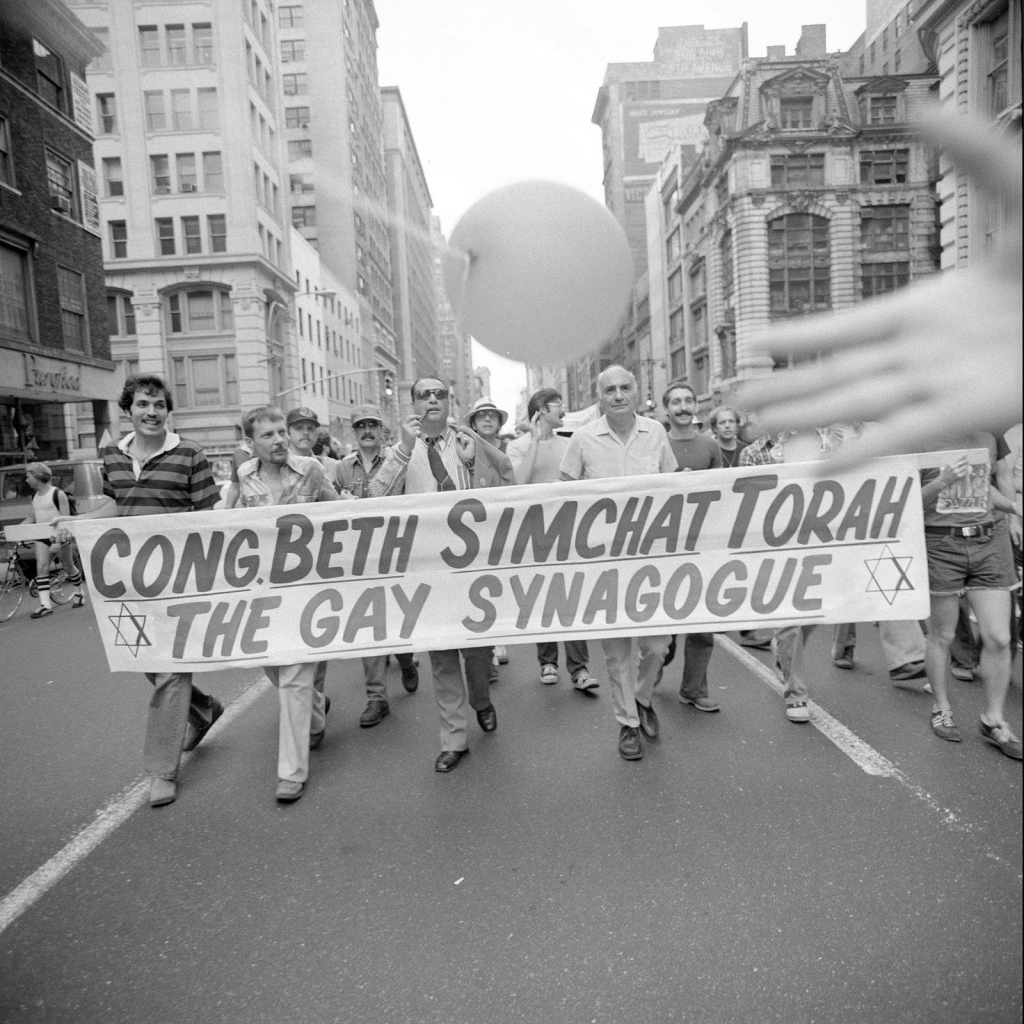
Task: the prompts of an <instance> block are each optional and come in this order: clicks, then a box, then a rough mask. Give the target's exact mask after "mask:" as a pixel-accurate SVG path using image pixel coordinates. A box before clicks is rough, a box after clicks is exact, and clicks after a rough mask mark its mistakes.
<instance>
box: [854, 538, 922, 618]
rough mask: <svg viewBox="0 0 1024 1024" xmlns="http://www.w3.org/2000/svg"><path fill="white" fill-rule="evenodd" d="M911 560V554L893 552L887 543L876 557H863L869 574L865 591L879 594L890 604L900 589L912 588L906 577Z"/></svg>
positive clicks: (912, 558) (912, 557)
mask: <svg viewBox="0 0 1024 1024" xmlns="http://www.w3.org/2000/svg"><path fill="white" fill-rule="evenodd" d="M913 560H914V556H913V555H905V556H902V557H901V556H899V555H897V554H895V553H894V552H893V550H892V548H890V547H889V545H888V544H886V545H885V547H884V548H882V553H881V555H879V556H878V558H865V559H864V565H865V566H866V568H867V570H868V572H869V573H870V574H871V582H870V583H869V584H868V587H867V591H866V593H868V594H881V595H882V597H884V598H885V599H886V601H888V602H889V604H890V605H891V604H892V603H893V602H894V601H895V600H896V595H897V594H899V593H900V592H901V591H904V590H913V589H914V585H913V584H912V583H911V582H910V580H909V579H908V577H907V570H908V569H909V568H910V563H911V562H913Z"/></svg>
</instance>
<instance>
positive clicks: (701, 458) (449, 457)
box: [27, 366, 1021, 806]
mask: <svg viewBox="0 0 1024 1024" xmlns="http://www.w3.org/2000/svg"><path fill="white" fill-rule="evenodd" d="M411 399H412V410H411V412H410V414H409V415H408V416H406V417H405V419H404V420H403V421H402V423H401V425H400V431H399V434H400V436H399V437H398V438H397V440H396V442H395V443H393V444H390V445H386V444H385V430H384V420H383V417H382V415H381V411H380V409H378V408H377V407H375V406H372V405H366V406H362V407H360V408H357V409H356V410H354V412H353V416H352V430H353V435H354V440H355V446H354V450H352V451H351V452H350V453H348V454H344V453H342V452H340V451H338V450H337V448H333V449H332V447H331V444H330V440H329V439H325V438H324V437H323V436H322V431H321V427H320V424H319V423H318V420H317V416H316V414H315V413H314V412H313V411H312V410H310V409H306V408H298V409H292V410H291V411H290V412H288V413H287V414H285V413H283V412H282V411H280V410H278V409H276V408H274V407H271V406H263V407H260V408H257V409H253V410H250V411H249V412H247V413H246V414H245V416H244V417H243V421H242V428H243V432H244V435H245V441H244V442H243V444H242V446H240V448H239V449H238V450H237V451H236V452H235V458H234V471H233V474H232V481H231V484H230V487H229V489H228V491H227V495H226V498H225V504H226V505H227V506H228V507H235V506H238V507H262V506H269V505H288V504H296V503H305V502H317V501H339V500H359V499H363V498H370V497H372V498H381V497H386V496H388V495H395V494H402V493H405V494H420V493H431V492H436V491H449V490H469V489H480V488H486V487H500V486H504V485H509V484H516V483H518V484H542V483H550V482H554V481H558V480H580V479H589V478H596V477H626V476H637V475H645V474H649V473H655V472H657V473H670V472H687V471H700V470H706V469H714V468H719V467H723V466H724V467H735V466H758V465H769V464H772V463H779V462H783V461H786V459H787V453H788V454H789V457H790V461H802V460H805V459H806V458H808V454H807V446H806V443H805V442H806V437H800V436H797V435H792V434H787V433H783V434H776V435H771V436H769V435H768V434H765V433H762V432H761V431H760V430H759V427H758V425H757V421H756V419H755V418H754V417H753V416H746V417H743V416H741V415H740V414H739V413H738V412H737V411H736V410H735V409H733V408H731V407H728V406H719V407H718V408H716V409H714V410H713V411H712V413H711V414H710V417H709V421H708V427H709V430H707V431H704V430H703V429H702V425H701V424H700V423H699V420H698V403H697V397H696V394H695V393H694V391H693V389H692V388H691V387H690V386H689V385H688V384H686V383H683V382H674V383H672V384H670V385H669V386H668V388H667V390H666V392H665V394H664V396H663V400H662V405H663V410H664V419H663V420H657V419H654V418H652V417H648V416H643V415H639V414H638V412H637V406H638V389H637V382H636V380H635V378H634V377H633V375H632V374H631V373H630V372H629V371H628V370H626V369H625V368H623V367H621V366H612V367H609V368H607V369H606V370H604V371H603V372H602V373H601V375H600V377H599V378H598V409H599V416H598V418H596V419H594V420H592V421H591V422H589V423H587V424H585V425H584V426H582V427H579V428H578V429H576V430H575V431H574V432H573V433H572V434H571V436H564V435H563V434H562V433H560V429H561V427H562V424H563V419H564V407H563V402H562V396H561V395H560V394H559V393H558V392H557V391H555V390H553V389H551V388H545V389H541V390H540V391H537V392H536V393H535V394H534V395H532V396H531V398H530V400H529V403H528V407H527V419H528V422H527V423H525V424H524V425H523V429H522V430H521V432H520V433H519V434H518V436H513V435H507V434H503V433H502V428H503V427H504V426H505V424H506V422H507V419H508V417H507V414H506V413H505V412H503V411H502V410H499V409H498V408H497V407H496V406H495V405H494V403H493V402H491V401H490V399H486V398H485V399H481V400H479V401H478V402H477V403H476V404H475V405H474V406H473V407H472V409H471V411H470V413H469V415H468V416H467V417H466V422H465V423H464V424H459V423H456V422H455V421H454V420H453V419H452V418H451V416H450V406H451V395H450V393H449V389H448V386H447V385H446V384H445V383H444V382H443V381H442V380H441V379H439V378H436V377H423V378H420V379H419V380H417V381H416V382H415V383H414V384H413V386H412V393H411ZM120 406H121V408H122V409H123V410H124V411H125V413H127V415H128V416H129V418H130V419H131V423H132V428H133V429H132V432H131V433H129V434H128V435H127V436H125V437H124V438H122V439H121V440H120V441H118V442H116V443H114V444H111V445H109V446H107V447H105V448H104V449H102V451H101V453H100V454H101V457H102V461H103V478H104V494H105V500H104V503H103V505H102V506H101V507H99V508H97V509H95V510H94V511H92V512H90V513H87V514H86V515H87V517H88V518H103V517H108V516H130V515H147V514H155V513H168V512H187V511H191V510H204V509H211V508H213V507H214V506H215V505H216V504H217V503H218V501H219V499H220V492H219V488H218V486H217V484H216V483H215V481H214V479H213V476H212V474H211V471H210V467H209V464H208V462H207V460H206V457H205V454H204V452H203V450H202V448H201V447H200V446H199V445H198V444H196V443H195V442H193V441H190V440H188V439H186V438H182V437H180V436H179V435H177V434H175V433H174V432H173V431H171V430H169V429H168V426H167V418H168V415H169V414H170V413H171V411H172V409H173V398H172V396H171V393H170V391H169V390H168V389H167V387H166V385H165V384H164V382H163V381H162V380H161V379H160V378H159V377H155V376H148V375H145V376H135V377H132V378H129V380H128V381H126V383H125V386H124V390H123V393H122V395H121V398H120ZM859 430H860V427H859V425H857V424H850V425H837V426H834V427H831V428H829V429H828V430H822V431H819V432H818V434H819V437H820V440H819V439H818V438H815V439H814V445H815V447H816V448H817V449H818V451H817V452H816V453H815V455H816V456H817V457H828V456H829V454H830V453H832V452H833V451H834V450H835V449H836V448H837V447H838V446H839V445H848V444H851V443H855V440H856V436H857V434H858V433H859ZM1008 439H1009V444H1008V443H1007V440H1006V439H1004V438H1002V437H998V438H997V437H994V436H992V435H988V434H974V435H971V436H969V437H950V438H947V439H944V442H943V443H942V444H941V445H937V446H936V448H935V450H952V449H958V448H960V449H972V448H979V447H981V448H987V449H988V451H989V456H990V457H989V469H987V470H986V471H985V474H990V478H989V476H988V475H985V478H984V479H982V480H981V481H980V484H979V481H978V480H977V474H978V469H977V467H975V468H974V471H973V475H972V467H971V466H970V465H969V464H968V462H967V460H966V458H961V459H959V460H957V461H956V462H954V463H953V464H952V465H947V466H945V467H943V468H942V469H941V470H937V469H933V470H925V471H922V485H923V500H924V507H925V516H924V518H925V523H924V529H925V540H926V547H927V552H928V567H929V580H930V590H931V616H930V618H929V620H928V621H927V623H925V624H922V623H918V622H916V621H912V622H880V623H879V624H878V628H879V631H880V636H881V643H882V648H883V652H884V655H885V658H886V660H887V663H888V668H889V674H890V678H891V680H892V682H893V684H894V685H896V686H902V687H908V688H914V689H919V690H923V691H926V692H930V693H931V694H932V701H933V705H932V716H931V725H932V729H933V731H934V733H935V734H936V735H937V736H939V737H941V738H942V739H945V740H949V741H953V742H959V741H961V739H962V735H961V733H960V730H959V728H958V726H957V725H956V723H955V721H954V718H953V712H952V707H951V702H950V688H949V678H950V675H952V676H954V677H955V678H958V679H974V678H977V679H978V680H979V681H980V682H981V684H982V687H983V690H984V703H985V708H984V711H983V713H982V716H981V720H980V723H979V731H980V734H981V736H982V737H983V739H984V740H985V741H986V742H988V743H990V744H992V745H993V746H995V747H997V748H998V749H999V750H1000V751H1002V752H1003V753H1004V754H1006V755H1007V756H1009V757H1011V758H1015V759H1017V760H1020V759H1021V743H1020V740H1019V739H1017V737H1016V736H1015V735H1014V734H1013V732H1012V730H1011V729H1010V727H1009V725H1007V723H1006V721H1005V718H1004V706H1005V701H1006V695H1007V691H1008V688H1009V682H1010V668H1011V658H1012V655H1013V652H1014V649H1015V647H1016V646H1018V645H1019V619H1018V618H1017V617H1016V600H1015V598H1014V591H1015V590H1017V589H1018V588H1019V585H1020V584H1019V577H1018V570H1019V568H1020V559H1021V526H1020V523H1021V520H1020V512H1021V506H1020V500H1021V490H1020V489H1021V445H1020V428H1019V427H1018V428H1016V432H1011V434H1010V435H1008ZM338 456H340V457H338ZM29 476H30V478H31V480H32V482H33V487H34V488H35V489H36V491H37V497H36V500H34V501H33V511H32V513H31V514H30V516H29V519H28V520H27V521H30V522H37V523H44V522H47V523H52V525H53V526H54V530H55V534H54V541H53V543H54V545H59V544H65V545H66V544H68V543H69V542H70V540H71V532H70V530H69V529H68V528H67V527H66V526H65V525H63V524H64V523H65V522H66V520H67V517H68V511H69V510H68V508H67V501H66V498H65V500H64V502H63V503H62V502H61V500H60V496H55V495H53V494H52V493H51V491H52V490H53V488H52V487H51V486H50V484H49V471H48V469H47V467H46V466H45V465H44V464H41V463H40V464H33V465H32V466H31V467H29ZM965 488H966V489H967V492H969V494H970V495H972V496H973V498H972V500H971V501H968V502H959V503H953V504H952V505H951V504H950V496H951V495H954V494H957V493H960V494H962V493H965ZM958 489H959V490H958ZM38 547H39V548H41V549H43V550H42V551H41V553H40V552H37V558H38V559H39V566H40V569H39V572H40V574H41V575H42V576H43V577H44V578H45V572H46V565H47V564H48V551H49V547H50V545H49V544H48V543H46V542H40V543H39V545H38ZM72 583H74V584H75V585H76V594H77V595H78V596H77V597H76V599H75V606H80V605H81V604H82V601H83V600H84V596H83V591H82V589H81V579H80V578H77V579H73V580H72ZM39 598H40V609H39V610H37V612H34V613H33V617H34V618H35V617H41V616H43V615H46V614H48V612H47V611H46V610H45V609H48V608H49V601H48V595H47V593H46V588H45V585H41V586H40V588H39ZM922 626H924V628H922ZM813 628H814V627H811V626H794V627H787V628H783V629H780V630H777V631H775V632H774V635H772V634H771V632H769V631H756V630H755V631H749V632H745V633H743V634H741V636H740V642H741V643H742V644H744V645H747V646H750V647H759V648H765V649H767V648H771V649H772V650H773V651H774V656H775V665H776V670H777V671H778V673H779V674H780V676H781V677H782V679H783V682H784V687H785V700H786V717H787V719H788V720H789V721H791V722H795V723H803V722H807V721H809V720H810V712H809V710H808V691H809V686H808V681H809V668H808V665H807V664H806V661H805V645H806V641H807V638H808V635H809V633H810V631H811V630H812V629H813ZM860 628H861V629H865V628H870V627H869V626H864V625H862V626H861V627H860ZM856 636H857V626H856V625H855V624H853V623H850V624H840V625H837V626H835V627H834V633H833V645H832V657H833V660H834V662H835V664H836V665H837V666H838V667H839V668H845V669H849V668H852V667H853V665H854V658H855V644H856ZM598 642H599V643H600V646H601V650H602V653H603V655H604V662H605V674H606V676H607V680H608V685H609V690H610V695H611V704H612V710H613V713H614V716H615V720H616V722H617V724H618V727H619V740H618V752H619V754H620V756H621V757H623V758H624V759H626V760H637V759H640V758H641V757H642V756H643V742H644V740H643V737H646V738H647V739H648V740H654V739H656V738H657V736H658V733H659V722H658V716H657V713H656V711H655V709H654V706H653V702H652V695H653V691H654V689H655V688H656V687H657V686H658V685H659V684H661V683H662V681H663V678H665V676H666V669H667V667H668V666H669V665H670V664H671V663H672V661H673V659H674V658H675V657H676V656H677V645H676V638H675V637H673V636H667V635H666V636H642V637H636V638H628V637H610V638H605V639H602V640H600V641H598ZM713 651H714V636H713V634H712V633H686V634H684V635H683V642H682V645H681V650H680V651H679V652H678V656H679V658H680V659H681V660H682V671H681V679H680V683H679V689H678V695H679V700H680V701H681V702H682V703H683V704H685V705H688V706H690V707H692V708H694V709H695V710H698V711H701V712H706V713H714V712H717V711H718V710H719V705H718V704H717V703H716V702H715V701H714V700H713V699H712V698H711V697H710V695H709V692H708V679H707V673H708V664H709V662H710V659H711V657H712V654H713ZM426 653H427V656H428V657H429V661H430V669H431V673H432V677H433V688H434V695H435V698H436V702H437V707H438V713H439V720H440V744H441V752H440V753H439V755H438V757H437V759H436V762H435V768H436V770H437V771H438V772H449V771H451V770H452V769H454V768H455V767H456V766H457V765H458V764H459V763H460V761H461V760H462V759H463V758H464V757H465V756H466V754H468V752H469V717H470V716H469V709H470V708H472V710H473V711H474V712H475V717H476V721H477V724H478V726H479V728H480V729H481V730H482V731H483V732H485V733H490V732H494V730H495V729H496V728H497V724H498V720H497V711H496V709H495V706H494V703H493V700H492V696H491V694H492V691H491V684H492V683H493V682H494V681H495V680H496V678H497V672H498V664H499V663H502V662H504V661H507V655H506V654H505V652H504V651H503V650H502V649H494V648H491V647H487V646H482V647H467V648H464V649H462V650H439V651H429V652H426ZM536 655H537V663H538V678H539V681H540V683H542V684H544V685H553V684H555V683H557V681H558V678H559V668H558V665H559V650H558V643H557V642H556V641H553V640H552V641H547V642H544V643H539V644H537V647H536ZM564 655H565V667H566V669H567V671H568V673H569V677H570V679H571V682H572V685H573V686H574V687H575V688H576V689H577V690H579V691H580V692H582V693H584V694H587V695H589V696H596V695H597V693H598V691H599V682H598V679H597V678H596V676H595V675H594V674H593V673H592V672H591V671H590V651H589V649H588V645H587V643H586V642H585V641H582V640H567V641H565V642H564ZM397 661H398V663H399V667H400V670H401V682H402V685H403V687H404V688H405V690H406V691H408V692H410V693H411V692H414V691H415V690H416V689H417V688H418V686H419V667H418V666H419V661H418V659H417V658H415V657H414V656H413V655H412V654H403V655H399V656H398V658H397ZM387 662H388V659H387V657H385V656H375V657H365V658H363V659H362V663H363V676H364V682H365V688H366V697H367V704H366V708H365V710H364V712H363V714H362V716H361V718H360V725H361V726H362V727H364V728H371V727H373V726H376V725H378V724H379V723H380V722H381V721H382V720H383V719H384V718H385V717H386V716H387V715H388V714H389V712H390V708H389V704H388V699H387V692H386V685H385V672H386V668H387ZM326 669H327V662H324V661H321V662H318V663H303V664H295V665H278V666H272V667H267V668H266V669H265V671H266V674H267V676H268V677H269V678H270V680H271V682H272V683H273V684H274V686H275V687H276V688H277V689H278V694H279V709H280V714H279V745H278V784H277V791H276V797H277V800H278V801H280V802H283V803H285V802H293V801H295V800H297V799H299V798H300V797H301V796H302V793H303V789H304V786H305V783H306V781H307V778H308V775H309V752H310V750H313V749H316V748H317V747H318V746H319V745H320V743H321V741H322V740H323V737H324V734H325V730H326V717H327V713H328V712H329V710H330V698H329V697H328V696H327V695H326V693H325V692H324V683H325V678H326ZM147 678H148V679H149V681H150V683H151V684H152V686H153V692H152V695H151V699H150V704H149V715H148V722H147V728H146V740H145V749H144V759H145V768H146V772H147V774H148V775H149V776H150V777H151V786H150V803H151V805H152V806H162V805H165V804H168V803H170V802H172V801H173V800H174V799H175V797H176V795H177V776H178V768H179V763H180V757H181V753H182V751H187V750H191V749H193V748H194V747H195V746H196V745H197V744H198V743H199V742H200V741H201V740H202V738H203V736H204V735H205V734H206V733H207V732H208V731H209V729H210V728H211V726H212V725H213V723H214V722H216V721H217V719H218V717H219V716H220V715H221V714H222V712H223V707H222V705H221V704H220V702H219V701H218V700H217V699H216V698H214V697H212V696H210V695H208V694H205V693H204V692H203V691H202V690H201V689H200V688H199V687H198V686H196V685H195V683H194V682H193V679H192V676H191V674H189V673H184V672H160V673H147Z"/></svg>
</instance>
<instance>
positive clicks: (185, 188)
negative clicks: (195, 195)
mask: <svg viewBox="0 0 1024 1024" xmlns="http://www.w3.org/2000/svg"><path fill="white" fill-rule="evenodd" d="M181 191H182V192H196V191H198V190H197V189H196V186H195V184H194V183H193V182H191V181H183V182H182V183H181Z"/></svg>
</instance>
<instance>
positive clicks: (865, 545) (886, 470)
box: [75, 457, 928, 672]
mask: <svg viewBox="0 0 1024 1024" xmlns="http://www.w3.org/2000/svg"><path fill="white" fill-rule="evenodd" d="M814 468H815V467H814V466H813V465H807V464H804V465H799V464H798V465H786V466H764V467H757V468H752V469H728V470H709V471H707V472H701V473H672V474H664V475H652V476H643V477H630V478H629V479H601V480H584V481H578V482H562V483H551V484H543V485H533V486H525V487H504V488H494V489H484V490H477V491H458V492H444V493H439V494H417V495H403V496H399V497H390V498H380V499H365V500H363V501H359V502H350V501H346V502H324V503H318V504H305V505H288V506H271V507H267V508H260V509H234V510H231V511H211V512H194V513H189V514H185V515H162V516H144V517H143V516H140V517H128V518H120V519H99V520H91V521H86V520H81V521H77V522H76V523H75V534H76V538H77V540H78V543H79V545H80V546H81V551H82V558H83V564H84V565H85V567H86V571H87V574H88V577H89V580H90V587H91V591H92V597H93V601H92V605H93V608H94V611H95V614H96V621H97V624H98V626H99V630H100V635H101V636H102V638H103V643H104V646H105V648H106V652H107V658H108V660H109V662H110V667H111V669H113V670H118V671H123V670H130V669H136V670H138V669H144V670H145V671H150V672H152V671H170V670H182V671H191V672H202V671H210V670H213V669H217V668H222V667H224V666H225V665H229V664H233V665H244V664H258V665H273V664H287V663H295V662H302V661H319V660H322V659H324V658H346V657H356V656H361V655H367V654H370V653H374V654H384V653H388V652H398V651H429V650H432V649H433V650H438V649H445V648H456V647H473V646H479V645H484V644H495V643H500V644H514V643H526V642H533V641H537V640H542V639H551V638H552V637H553V636H555V635H557V636H559V637H563V638H574V637H575V638H587V639H594V638H599V637H605V636H615V635H629V636H636V635H640V634H657V633H682V632H687V631H721V630H728V629H754V628H760V627H779V626H783V625H787V624H793V623H826V622H858V621H861V622H863V621H877V620H879V619H920V618H924V617H926V616H927V614H928V579H927V561H926V557H925V548H924V534H923V527H922V511H921V489H920V481H919V476H918V472H917V463H916V461H915V459H914V458H913V457H906V458H890V459H881V460H876V461H875V462H872V463H870V464H868V465H867V466H865V467H862V468H861V469H860V470H859V471H856V472H853V473H849V474H845V475H843V476H836V477H834V478H829V477H819V476H816V475H815V474H814V472H813V471H814Z"/></svg>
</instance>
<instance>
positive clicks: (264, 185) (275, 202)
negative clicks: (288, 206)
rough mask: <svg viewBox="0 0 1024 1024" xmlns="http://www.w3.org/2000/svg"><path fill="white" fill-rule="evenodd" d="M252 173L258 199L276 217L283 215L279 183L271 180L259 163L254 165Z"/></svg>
mask: <svg viewBox="0 0 1024 1024" xmlns="http://www.w3.org/2000/svg"><path fill="white" fill-rule="evenodd" d="M252 173H253V180H254V183H255V186H256V201H257V202H258V203H259V204H260V206H262V207H263V208H264V209H265V210H267V211H268V212H270V213H272V214H273V215H274V216H275V217H279V216H280V215H281V211H280V190H279V189H278V187H277V185H275V184H274V182H272V181H271V180H270V175H269V174H267V172H266V171H265V170H263V168H262V167H260V165H259V164H257V163H254V164H253V165H252Z"/></svg>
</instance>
